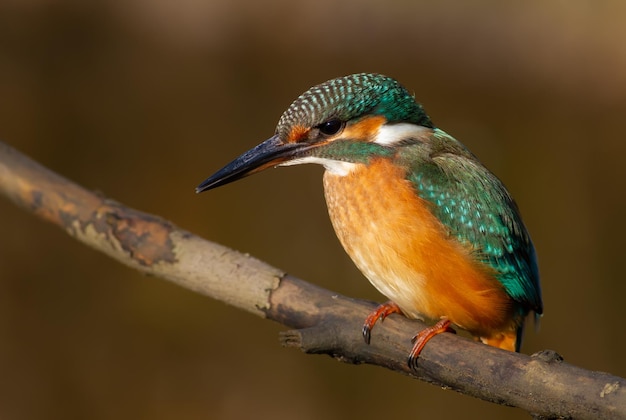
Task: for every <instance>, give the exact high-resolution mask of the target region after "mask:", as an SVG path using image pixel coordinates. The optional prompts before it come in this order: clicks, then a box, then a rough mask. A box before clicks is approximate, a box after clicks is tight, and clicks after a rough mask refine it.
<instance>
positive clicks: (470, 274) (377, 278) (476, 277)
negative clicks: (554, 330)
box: [324, 159, 517, 350]
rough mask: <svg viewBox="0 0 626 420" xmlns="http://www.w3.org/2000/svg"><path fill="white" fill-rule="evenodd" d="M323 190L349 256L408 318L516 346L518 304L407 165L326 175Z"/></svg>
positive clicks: (380, 163) (376, 163)
mask: <svg viewBox="0 0 626 420" xmlns="http://www.w3.org/2000/svg"><path fill="white" fill-rule="evenodd" d="M324 191H325V194H326V202H327V204H328V211H329V214H330V218H331V220H332V224H333V227H334V228H335V232H336V233H337V236H338V237H339V240H340V241H341V244H342V245H343V247H344V248H345V250H346V252H347V253H348V255H350V257H351V258H352V260H353V261H354V263H355V264H356V265H357V267H358V268H359V269H360V270H361V272H362V273H363V274H364V275H365V276H366V277H367V278H368V279H369V281H370V282H371V283H372V284H373V285H374V286H375V287H376V288H377V289H378V290H379V291H380V292H381V293H382V294H384V295H385V296H387V297H388V298H389V299H391V300H392V301H394V302H395V303H397V304H398V306H399V307H400V308H401V309H402V311H403V312H404V314H405V315H407V316H408V317H413V318H421V317H422V316H424V317H427V318H431V319H440V318H448V319H449V320H450V321H452V322H453V323H455V324H456V325H458V326H460V327H461V328H464V329H466V330H468V331H470V332H471V333H472V334H474V335H476V336H478V337H481V338H482V339H483V341H485V342H487V343H488V344H491V345H495V346H496V347H502V348H507V349H509V350H513V349H514V345H515V330H516V328H517V321H516V320H515V319H514V308H513V301H512V300H511V298H510V297H509V296H508V295H507V294H506V292H505V290H504V288H503V286H502V285H501V284H500V283H499V282H498V280H497V279H496V278H495V271H494V270H492V269H490V268H489V267H487V266H485V265H484V264H483V263H481V262H480V261H477V260H476V259H475V258H473V257H472V249H471V247H470V245H468V244H462V243H460V242H459V241H457V240H456V239H455V238H452V237H450V236H449V235H448V232H447V230H446V228H445V226H444V225H443V224H442V223H441V222H440V221H439V220H438V219H437V218H436V217H435V216H434V215H433V214H432V213H431V211H430V208H431V206H432V204H430V203H429V202H427V201H425V200H423V199H421V198H419V197H418V196H417V195H416V194H415V190H414V189H413V187H412V185H411V184H410V182H409V181H407V180H406V179H405V173H404V171H403V170H402V169H401V168H398V167H396V166H394V165H393V164H392V163H391V162H389V161H387V160H384V159H378V160H376V161H373V162H372V163H371V164H370V165H367V166H366V165H359V166H357V168H356V169H355V170H354V171H352V172H351V173H349V174H348V175H345V176H340V175H334V174H332V173H329V172H326V173H325V174H324ZM511 346H512V347H513V348H509V347H511Z"/></svg>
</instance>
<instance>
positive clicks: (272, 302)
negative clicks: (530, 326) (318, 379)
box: [0, 143, 626, 418]
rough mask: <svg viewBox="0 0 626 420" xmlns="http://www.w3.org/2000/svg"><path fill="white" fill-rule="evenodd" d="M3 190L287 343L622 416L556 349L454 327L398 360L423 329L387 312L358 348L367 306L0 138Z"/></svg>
mask: <svg viewBox="0 0 626 420" xmlns="http://www.w3.org/2000/svg"><path fill="white" fill-rule="evenodd" d="M0 193H2V194H3V195H5V196H6V197H8V198H9V199H10V200H11V201H12V202H14V203H15V204H17V205H18V206H21V207H22V208H24V209H25V210H28V211H30V212H32V213H34V214H36V215H37V216H39V217H41V218H43V219H45V220H47V221H49V222H51V223H54V224H55V225H58V226H59V227H61V228H63V229H64V230H65V231H66V232H67V233H68V234H69V235H71V236H73V237H74V238H76V239H78V240H79V241H82V242H83V243H85V244H87V245H89V246H91V247H93V248H95V249H97V250H99V251H101V252H104V253H105V254H107V255H109V256H110V257H112V258H114V259H116V260H117V261H119V262H121V263H123V264H126V265H128V266H130V267H132V268H135V269H137V270H139V271H141V272H144V273H148V274H151V275H154V276H157V277H161V278H163V279H167V280H169V281H172V282H174V283H176V284H178V285H180V286H183V287H186V288H188V289H191V290H194V291H196V292H198V293H202V294H204V295H207V296H210V297H212V298H214V299H217V300H221V301H223V302H226V303H229V304H231V305H233V306H235V307H237V308H240V309H243V310H246V311H248V312H251V313H253V314H256V315H258V316H261V317H264V318H269V319H272V320H274V321H277V322H279V323H281V324H284V325H286V326H289V327H291V328H295V329H297V330H294V331H287V332H285V333H282V334H281V340H282V343H283V345H285V346H289V347H297V348H300V349H301V350H303V351H304V352H306V353H315V354H320V353H323V354H329V355H331V356H333V357H335V358H336V359H338V360H340V361H343V362H348V363H370V364H374V365H378V366H383V367H386V368H388V369H391V370H394V371H396V372H400V373H404V374H407V375H410V376H412V377H415V378H418V379H421V380H424V381H427V382H430V383H433V384H437V385H438V386H442V387H446V388H450V389H454V390H456V391H458V392H462V393H464V394H466V395H471V396H473V397H476V398H480V399H483V400H486V401H491V402H494V403H497V404H505V405H511V406H516V407H520V408H523V409H526V410H527V411H529V412H530V413H533V414H534V415H535V416H537V417H542V418H626V380H624V379H622V378H619V377H616V376H613V375H610V374H607V373H602V372H592V371H588V370H584V369H581V368H578V367H575V366H572V365H569V364H567V363H565V362H563V360H562V358H561V357H560V356H559V355H558V354H556V353H555V352H553V351H543V352H540V353H537V354H535V355H533V356H530V357H529V356H526V355H523V354H518V353H510V352H506V351H503V350H499V349H495V348H493V347H489V346H485V345H483V344H480V343H475V342H472V341H470V340H467V339H464V338H462V337H458V336H455V335H452V334H441V335H438V336H436V337H435V338H433V339H432V340H431V341H430V342H429V343H428V345H427V346H426V348H425V349H424V351H423V352H422V354H421V355H420V358H419V362H418V364H419V366H418V368H417V370H410V369H409V368H408V366H407V363H406V358H407V355H408V353H409V350H410V347H411V343H410V340H409V339H408V337H411V336H412V335H413V334H414V333H415V332H416V331H418V330H420V329H422V328H424V327H425V325H424V324H422V323H420V322H418V321H412V320H408V319H406V318H404V317H401V316H391V317H389V318H388V319H387V320H386V321H385V322H384V323H383V324H380V325H377V326H376V328H375V329H374V331H373V335H374V337H373V339H372V344H371V345H366V344H365V343H364V341H363V338H362V337H361V334H360V331H361V326H362V323H363V320H364V319H365V317H366V316H367V314H368V313H369V312H370V311H371V310H372V309H373V308H374V307H375V305H374V304H373V303H372V302H365V301H360V300H355V299H350V298H348V297H344V296H341V295H338V294H336V293H333V292H331V291H329V290H325V289H322V288H320V287H317V286H314V285H312V284H309V283H306V282H304V281H302V280H299V279H296V278H294V277H292V276H289V275H286V274H285V273H283V272H282V271H280V270H278V269H276V268H274V267H271V266H270V265H268V264H266V263H264V262H262V261H259V260H257V259H255V258H253V257H250V256H249V255H245V254H241V253H239V252H237V251H233V250H231V249H228V248H226V247H224V246H222V245H218V244H216V243H212V242H209V241H206V240H204V239H201V238H199V237H197V236H195V235H193V234H191V233H189V232H186V231H183V230H181V229H178V228H177V227H176V226H174V225H173V224H172V223H170V222H168V221H166V220H163V219H161V218H159V217H157V216H153V215H149V214H146V213H142V212H139V211H137V210H133V209H130V208H128V207H125V206H123V205H121V204H119V203H116V202H115V201H112V200H109V199H107V198H105V197H102V196H100V195H98V194H95V193H93V192H90V191H88V190H86V189H84V188H82V187H80V186H78V185H76V184H74V183H72V182H71V181H69V180H67V179H65V178H63V177H61V176H59V175H57V174H55V173H53V172H51V171H49V170H48V169H46V168H44V167H42V166H41V165H39V164H37V163H36V162H34V161H32V160H30V159H29V158H27V157H25V156H23V155H22V154H20V153H19V152H17V151H16V150H14V149H12V148H11V147H9V146H7V145H5V144H2V143H0Z"/></svg>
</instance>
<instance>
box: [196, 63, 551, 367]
mask: <svg viewBox="0 0 626 420" xmlns="http://www.w3.org/2000/svg"><path fill="white" fill-rule="evenodd" d="M304 163H316V164H320V165H322V166H324V168H325V171H324V181H323V182H324V194H325V198H326V203H327V206H328V213H329V215H330V219H331V222H332V225H333V228H334V230H335V233H336V234H337V237H338V238H339V241H340V242H341V244H342V245H343V247H344V249H345V251H346V252H347V254H348V255H349V256H350V257H351V259H352V261H353V262H354V264H356V266H357V267H358V268H359V270H360V271H361V272H362V273H363V275H365V277H367V279H368V280H369V281H370V282H371V284H372V285H373V286H374V287H375V288H376V289H378V291H380V292H381V293H382V294H383V295H385V296H386V297H387V298H388V299H390V300H389V301H388V302H386V303H383V304H382V305H380V306H379V307H378V308H377V309H376V310H374V311H373V312H372V313H371V314H370V315H369V316H368V317H367V318H366V320H365V322H364V325H363V328H362V334H363V338H364V339H365V342H366V343H368V344H369V343H370V338H371V331H372V328H373V327H374V325H375V324H376V322H377V321H378V320H380V321H381V322H382V320H384V319H385V317H387V316H388V315H390V314H393V313H399V314H403V315H405V316H406V317H408V318H416V319H422V320H424V319H428V320H432V321H433V322H434V325H432V326H430V327H428V328H426V329H424V330H422V331H420V332H419V333H418V334H417V335H415V336H414V337H413V339H412V343H413V347H412V350H411V352H410V354H409V356H408V364H409V366H410V367H412V368H415V367H416V366H417V358H418V356H419V354H420V352H421V351H422V349H423V348H424V346H425V344H426V343H427V342H428V340H430V339H431V338H432V337H434V336H435V335H437V334H440V333H443V332H448V331H449V332H454V329H453V328H452V326H453V325H455V326H457V327H459V328H462V329H464V330H466V331H468V332H469V333H470V334H472V335H473V336H474V337H475V338H476V339H477V340H480V341H482V342H483V343H485V344H488V345H491V346H494V347H498V348H502V349H505V350H509V351H519V350H520V346H521V340H522V332H523V328H524V322H525V320H526V318H527V316H528V315H529V313H531V312H534V314H535V319H536V320H537V319H538V317H539V316H540V315H541V314H542V313H543V303H542V299H541V288H540V283H539V272H538V266H537V258H536V254H535V249H534V246H533V244H532V242H531V239H530V236H529V234H528V231H527V229H526V227H525V226H524V223H523V222H522V218H521V216H520V212H519V210H518V207H517V205H516V203H515V202H514V200H513V198H512V197H511V195H510V194H509V192H508V191H507V189H506V188H505V186H504V185H503V183H502V182H501V181H500V180H499V179H498V178H497V177H496V176H495V175H494V174H493V173H491V172H490V171H489V170H488V169H487V168H486V167H485V166H483V165H482V164H481V162H480V161H479V160H478V159H477V158H476V156H474V154H472V153H471V152H470V151H469V150H468V149H467V148H466V147H465V146H464V145H463V144H461V143H460V142H459V141H458V140H456V139H455V138H453V137H452V136H450V135H449V134H447V133H445V132H444V131H442V130H441V129H439V128H437V127H435V125H434V124H433V123H432V121H431V119H430V118H429V117H428V115H427V114H426V112H425V111H424V109H423V107H422V105H421V104H419V103H418V102H417V101H416V100H415V98H414V96H413V95H412V94H411V93H410V92H409V91H408V90H407V89H406V88H404V87H403V86H402V85H401V84H400V83H399V82H398V81H396V80H395V79H393V78H390V77H387V76H384V75H381V74H371V73H361V74H353V75H349V76H345V77H339V78H336V79H332V80H329V81H327V82H325V83H322V84H320V85H317V86H314V87H312V88H310V89H309V90H307V91H306V92H304V93H303V94H302V95H300V96H299V97H298V98H297V99H296V100H295V101H294V102H293V103H292V104H291V105H290V106H289V108H287V110H286V111H285V112H284V113H283V114H282V116H281V117H280V120H279V121H278V125H277V126H276V130H275V132H274V135H273V136H272V137H270V138H269V139H268V140H266V141H264V142H262V143H261V144H259V145H257V146H256V147H254V148H252V149H250V150H248V151H247V152H245V153H243V154H242V155H241V156H239V157H238V158H236V159H235V160H233V161H232V162H230V163H229V164H227V165H226V166H224V167H223V168H222V169H220V170H219V171H217V172H216V173H215V174H214V175H212V176H211V177H209V178H207V179H206V180H205V181H204V182H202V183H201V184H200V185H199V186H198V187H197V188H196V192H198V193H199V192H202V191H206V190H210V189H212V188H216V187H219V186H221V185H225V184H228V183H230V182H233V181H236V180H239V179H241V178H243V177H246V176H248V175H251V174H254V173H257V172H260V171H262V170H264V169H266V168H270V167H277V166H290V165H299V164H304Z"/></svg>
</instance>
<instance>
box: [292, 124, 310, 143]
mask: <svg viewBox="0 0 626 420" xmlns="http://www.w3.org/2000/svg"><path fill="white" fill-rule="evenodd" d="M308 134H309V129H308V128H307V127H305V126H302V125H295V126H293V128H292V129H291V132H290V133H289V137H288V138H287V143H299V142H300V141H302V139H304V138H306V137H307V135H308Z"/></svg>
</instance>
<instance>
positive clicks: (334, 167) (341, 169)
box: [278, 156, 358, 176]
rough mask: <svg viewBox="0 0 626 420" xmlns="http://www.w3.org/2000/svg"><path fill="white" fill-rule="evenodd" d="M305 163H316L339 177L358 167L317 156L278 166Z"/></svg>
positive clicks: (353, 164) (354, 164)
mask: <svg viewBox="0 0 626 420" xmlns="http://www.w3.org/2000/svg"><path fill="white" fill-rule="evenodd" d="M304 163H316V164H318V165H322V166H324V168H326V170H327V171H328V172H330V173H331V174H333V175H339V176H346V175H348V174H349V173H350V172H352V171H353V170H354V169H355V168H356V166H357V165H358V164H357V163H352V162H344V161H341V160H332V159H326V158H321V157H317V156H306V157H303V158H299V159H294V160H290V161H288V162H284V163H281V164H280V165H278V166H292V165H302V164H304Z"/></svg>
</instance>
